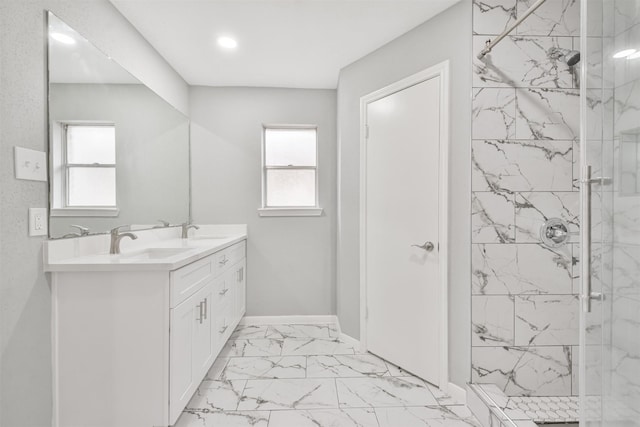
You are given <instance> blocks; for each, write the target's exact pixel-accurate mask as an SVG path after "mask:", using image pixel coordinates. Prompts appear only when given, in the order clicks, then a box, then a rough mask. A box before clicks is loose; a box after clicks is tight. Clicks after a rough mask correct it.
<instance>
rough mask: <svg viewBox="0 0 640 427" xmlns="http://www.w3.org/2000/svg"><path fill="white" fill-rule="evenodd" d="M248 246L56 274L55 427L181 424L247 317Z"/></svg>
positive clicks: (54, 286) (54, 322)
mask: <svg viewBox="0 0 640 427" xmlns="http://www.w3.org/2000/svg"><path fill="white" fill-rule="evenodd" d="M245 253H246V241H245V240H240V241H239V242H236V243H234V244H232V245H230V246H228V247H225V248H223V249H221V250H219V251H217V252H214V253H212V254H209V255H206V256H203V257H202V258H200V259H197V260H195V261H194V262H192V263H190V264H187V265H184V266H182V267H180V268H177V269H174V270H170V271H167V270H165V271H156V270H154V269H153V268H151V267H149V268H148V270H143V271H137V270H135V271H133V270H132V271H119V270H117V269H110V270H109V271H56V272H54V273H53V274H52V296H53V331H52V332H53V350H54V351H53V365H54V381H53V382H54V384H53V385H54V425H55V426H58V427H76V426H92V427H102V426H104V427H114V426H117V427H129V426H131V427H159V426H169V425H173V424H174V423H175V422H176V420H177V419H178V417H179V416H180V414H181V413H182V411H183V409H184V408H185V406H186V405H187V403H188V402H189V400H190V399H191V397H192V396H193V394H194V392H195V391H196V389H197V387H198V386H199V384H200V382H201V381H202V380H203V378H204V377H205V375H206V374H207V371H208V370H209V368H210V367H211V365H212V364H213V362H214V360H215V358H216V356H217V355H218V353H219V352H220V351H221V350H222V348H223V347H224V345H225V343H226V341H227V340H228V339H229V337H230V336H231V333H232V332H233V330H234V329H235V327H236V326H237V324H238V323H239V321H240V319H241V318H242V316H243V315H244V312H245V301H244V299H245V295H246V290H245V279H244V278H245V275H246V258H245ZM125 270H126V268H125Z"/></svg>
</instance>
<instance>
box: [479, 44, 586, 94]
mask: <svg viewBox="0 0 640 427" xmlns="http://www.w3.org/2000/svg"><path fill="white" fill-rule="evenodd" d="M486 40H487V37H486V36H475V37H474V38H473V50H474V51H475V52H478V51H481V50H482V49H483V48H484V46H485V43H486ZM572 47H573V40H572V39H571V38H570V37H529V36H508V37H506V38H505V39H503V41H502V42H500V44H499V45H497V46H496V47H495V50H492V52H490V53H488V54H487V55H486V56H485V57H484V58H482V59H478V58H477V57H474V63H473V65H474V73H473V79H474V80H473V85H474V86H475V87H547V88H567V89H571V88H573V87H574V74H576V73H575V72H574V69H573V68H572V67H569V66H568V65H567V64H566V62H564V58H562V57H560V56H559V55H558V54H553V53H554V52H557V49H571V48H572Z"/></svg>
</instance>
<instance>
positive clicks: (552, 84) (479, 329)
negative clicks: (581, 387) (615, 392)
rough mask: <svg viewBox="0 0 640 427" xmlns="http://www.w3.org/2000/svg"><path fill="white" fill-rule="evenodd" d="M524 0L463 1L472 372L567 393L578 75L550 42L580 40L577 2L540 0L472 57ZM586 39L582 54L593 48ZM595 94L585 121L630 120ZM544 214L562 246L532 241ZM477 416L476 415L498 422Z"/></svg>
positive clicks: (632, 119)
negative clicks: (468, 74)
mask: <svg viewBox="0 0 640 427" xmlns="http://www.w3.org/2000/svg"><path fill="white" fill-rule="evenodd" d="M534 1H535V0H473V2H472V3H473V7H472V11H473V32H472V34H471V35H470V37H472V40H471V42H472V46H473V56H472V58H471V61H472V76H473V82H472V84H473V93H472V97H473V103H472V135H471V145H472V158H471V164H470V167H471V173H472V194H471V215H472V220H471V242H472V247H471V251H472V252H471V254H472V255H471V258H472V259H471V293H472V304H471V305H472V314H471V319H472V324H471V328H472V331H471V332H472V381H474V382H481V383H495V384H497V385H499V387H500V388H501V389H502V390H504V391H505V392H506V393H507V394H512V395H516V396H520V395H527V396H528V395H545V394H547V395H562V396H568V395H571V394H572V393H575V392H576V391H577V385H576V382H577V381H576V380H575V375H574V372H573V370H574V369H573V368H574V366H573V365H574V361H573V359H572V353H573V351H572V348H574V347H575V345H576V344H577V336H578V335H577V332H578V323H577V319H578V306H579V303H578V299H577V297H576V293H577V292H579V287H578V286H577V283H578V281H579V267H580V266H579V262H578V254H579V249H580V248H579V247H578V245H577V244H576V243H577V242H578V237H579V236H578V232H579V226H580V224H579V217H578V214H579V193H578V191H579V184H578V180H579V177H580V170H579V167H578V165H579V158H580V149H581V148H582V147H580V144H579V142H578V140H579V130H580V129H579V123H580V108H579V90H580V84H581V82H580V79H579V74H580V66H579V65H578V66H575V67H569V66H568V65H567V64H566V62H565V61H564V58H563V57H561V54H560V53H559V52H561V50H562V49H578V50H579V48H580V46H579V44H580V39H579V36H580V1H579V0H547V1H546V2H545V3H544V4H542V5H541V6H540V7H539V8H538V9H537V10H536V11H535V13H534V14H532V15H531V16H529V17H528V18H527V19H526V20H525V21H524V22H523V23H522V24H521V25H519V26H518V27H517V28H516V29H515V31H513V32H512V33H511V34H510V35H509V36H507V37H506V38H505V39H503V40H502V41H501V42H500V44H498V45H496V46H495V47H494V48H493V50H492V51H491V52H490V53H489V54H487V55H486V56H485V57H484V58H483V59H481V60H480V59H477V57H476V55H477V53H478V52H479V51H480V50H481V49H482V48H483V47H484V46H485V43H486V42H487V40H492V39H494V38H495V37H496V36H497V35H498V34H500V33H502V32H503V30H504V29H505V28H507V27H508V26H509V24H511V23H513V22H514V20H516V19H517V18H518V17H520V16H522V14H523V13H524V12H525V11H526V10H527V9H528V8H529V7H530V6H531V5H532V4H533V3H534ZM616 4H617V2H616ZM621 10H624V11H625V13H627V12H630V13H631V15H632V16H635V14H636V12H637V11H636V10H635V9H633V10H632V11H629V10H627V9H625V8H624V7H621ZM618 19H619V20H620V21H621V22H622V21H624V22H625V23H626V22H628V20H626V19H624V18H618ZM638 33H639V34H640V32H638ZM631 39H633V40H636V39H637V37H635V35H634V34H633V30H631V29H628V31H623V30H620V34H619V36H618V37H617V38H616V41H622V42H621V43H624V41H629V40H631ZM595 41H596V42H594V40H591V42H590V43H589V48H588V53H596V54H597V53H598V52H602V51H603V46H602V44H601V43H600V44H598V43H597V40H595ZM611 53H613V52H611ZM605 55H608V53H605ZM591 56H592V57H593V55H591ZM587 65H588V67H589V71H590V72H589V78H590V79H587V82H586V84H587V85H589V84H590V83H593V82H594V80H597V79H600V80H602V79H603V77H604V76H605V74H606V73H603V70H602V67H599V65H598V64H597V63H591V62H590V63H589V64H587ZM632 66H635V65H634V64H630V65H629V66H628V67H627V68H625V70H624V71H625V72H628V71H629V70H631V69H632ZM598 67H599V68H598ZM638 68H639V69H640V66H638ZM619 69H620V67H618V68H617V70H619ZM636 74H637V73H636ZM600 87H602V86H600ZM625 89H626V91H620V93H621V94H622V93H624V94H628V95H629V96H628V98H630V99H631V98H633V97H634V95H635V92H636V89H635V87H634V84H633V83H630V84H629V85H628V86H627V87H625ZM612 92H613V91H609V93H612ZM639 93H640V92H639ZM595 94H597V95H598V96H592V97H591V98H593V102H591V103H590V104H589V108H588V111H587V113H588V114H589V117H593V119H591V120H589V121H588V122H589V131H591V132H592V133H593V131H594V130H597V129H595V127H596V126H597V124H598V123H599V118H600V117H601V115H602V114H605V115H606V114H610V115H611V116H613V115H614V114H616V117H618V118H619V123H621V124H622V126H620V127H621V128H623V129H628V128H630V127H631V126H637V125H635V124H633V123H637V120H636V119H637V117H638V115H637V111H640V108H636V106H634V105H633V103H625V101H626V99H622V98H620V97H617V99H616V100H615V101H618V103H617V104H616V103H615V102H614V99H613V97H612V96H608V97H606V98H605V101H604V102H600V98H601V96H600V95H601V94H600V91H597V93H595ZM614 110H615V111H614ZM605 111H606V112H605ZM630 124H632V125H630ZM602 131H603V132H607V131H608V130H605V129H604V128H603V129H602ZM613 131H614V130H613V129H611V133H613ZM595 134H598V132H595ZM601 148H602V147H601V146H596V144H593V149H594V150H598V149H601ZM587 149H589V150H590V149H592V148H591V147H590V146H589V145H588V146H587ZM603 164H606V165H609V164H611V165H614V164H615V161H614V159H609V160H607V161H606V162H603ZM607 167H609V168H610V166H607ZM596 199H597V197H594V200H595V201H594V207H595V208H596V209H597V207H598V205H597V204H598V203H599V200H596ZM550 218H561V219H563V220H565V221H566V222H567V223H568V224H569V232H570V233H571V234H570V240H569V243H568V244H567V245H564V246H561V247H557V248H550V247H547V246H545V245H544V244H543V243H542V242H541V238H540V228H541V226H542V224H543V223H544V222H545V221H546V220H547V219H550ZM606 220H607V218H605V217H604V216H603V218H602V219H600V218H597V217H595V216H594V218H593V225H594V227H593V235H594V237H596V238H598V237H599V236H601V235H602V237H604V234H601V233H602V231H601V230H603V227H602V226H601V224H604V221H606ZM630 223H631V221H630ZM629 228H632V227H629ZM628 234H632V233H628ZM632 237H634V236H632ZM632 237H631V238H632ZM603 261H606V260H604V259H603ZM604 264H606V262H605V263H604ZM604 264H603V265H604ZM609 264H611V263H610V262H609ZM599 332H600V331H599V330H595V329H594V330H593V331H592V333H590V334H589V336H594V337H595V336H599V335H600V333H599ZM485 415H486V417H484V415H483V422H485V423H487V424H490V423H494V424H495V425H502V424H503V423H502V422H501V421H500V420H497V419H493V418H492V416H493V415H492V414H490V413H487V414H485ZM492 425H493V424H492ZM527 425H528V424H527Z"/></svg>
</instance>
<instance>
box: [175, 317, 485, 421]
mask: <svg viewBox="0 0 640 427" xmlns="http://www.w3.org/2000/svg"><path fill="white" fill-rule="evenodd" d="M249 426H251V427H307V426H309V427H418V426H426V427H436V426H437V427H480V424H479V423H478V421H477V420H476V419H475V418H474V417H473V415H472V414H471V411H470V410H469V409H468V408H467V407H466V406H465V405H464V404H463V402H458V401H456V400H455V399H453V398H452V397H451V396H448V395H447V394H445V393H443V392H442V391H440V390H439V389H438V388H437V387H434V386H432V385H431V384H428V383H426V382H424V381H422V380H421V379H419V378H416V377H414V376H412V375H410V374H408V373H407V372H405V371H403V370H402V369H400V368H398V367H396V366H394V365H392V364H390V363H388V362H385V361H384V360H382V359H380V358H378V357H376V356H374V355H372V354H362V353H360V352H359V350H358V349H357V348H354V347H353V346H352V345H351V344H349V343H346V342H343V341H341V340H340V339H339V338H338V332H337V330H336V329H335V328H334V327H333V326H331V325H271V326H242V325H241V326H239V327H238V328H237V329H236V331H234V333H233V335H232V336H231V339H230V340H229V342H228V343H227V345H226V346H225V347H224V349H223V350H222V352H221V353H220V355H219V357H218V359H217V360H216V361H215V363H214V364H213V366H212V367H211V369H210V370H209V372H208V374H207V376H206V378H205V379H204V381H203V382H202V384H200V386H199V388H198V390H197V391H196V393H195V395H194V396H193V398H192V399H191V401H190V402H189V404H188V405H187V408H186V409H185V411H184V412H183V413H182V415H181V416H180V418H179V419H178V422H177V423H176V425H175V427H249Z"/></svg>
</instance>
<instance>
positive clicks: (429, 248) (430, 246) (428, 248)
mask: <svg viewBox="0 0 640 427" xmlns="http://www.w3.org/2000/svg"><path fill="white" fill-rule="evenodd" d="M411 246H415V247H416V248H420V249H423V250H425V251H427V252H431V251H432V250H433V248H435V246H434V244H433V243H432V242H424V245H411Z"/></svg>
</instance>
